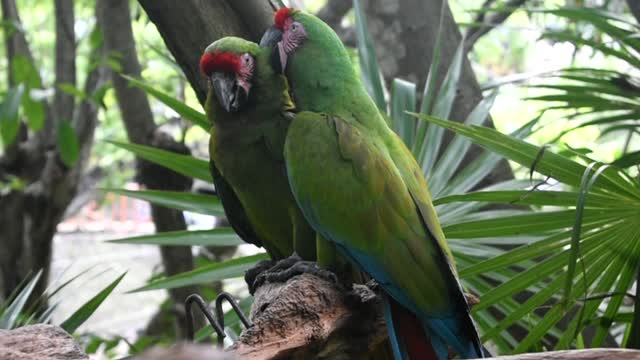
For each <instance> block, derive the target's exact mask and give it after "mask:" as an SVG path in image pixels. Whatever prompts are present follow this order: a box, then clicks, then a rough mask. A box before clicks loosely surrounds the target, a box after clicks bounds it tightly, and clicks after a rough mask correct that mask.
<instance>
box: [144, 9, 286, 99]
mask: <svg viewBox="0 0 640 360" xmlns="http://www.w3.org/2000/svg"><path fill="white" fill-rule="evenodd" d="M139 3H140V5H142V7H143V8H144V10H145V11H146V13H147V15H148V16H149V18H150V19H151V21H152V22H153V23H154V24H155V25H156V27H157V28H158V31H159V32H160V34H161V35H162V38H163V39H164V42H165V44H166V45H167V48H168V49H169V51H171V54H172V55H173V57H174V58H175V59H176V61H177V63H178V64H179V65H180V67H181V68H182V71H183V72H184V74H185V75H186V77H187V80H189V83H190V84H191V86H192V87H193V89H194V90H195V92H196V95H197V96H198V100H199V101H200V103H202V104H204V101H205V100H206V97H207V84H206V81H205V79H204V78H203V77H202V75H201V74H200V70H199V67H198V63H199V60H200V55H202V51H203V50H204V49H205V48H206V47H207V45H209V44H211V43H212V42H213V41H215V40H217V39H219V38H221V37H224V36H230V35H235V36H240V37H244V38H248V39H252V40H255V41H257V40H259V39H260V37H261V36H262V33H263V32H264V30H265V29H266V28H267V27H268V26H270V25H271V23H270V22H271V19H272V17H271V16H272V14H273V7H272V5H271V2H270V1H268V0H243V1H235V0H219V1H205V0H183V1H172V0H139Z"/></svg>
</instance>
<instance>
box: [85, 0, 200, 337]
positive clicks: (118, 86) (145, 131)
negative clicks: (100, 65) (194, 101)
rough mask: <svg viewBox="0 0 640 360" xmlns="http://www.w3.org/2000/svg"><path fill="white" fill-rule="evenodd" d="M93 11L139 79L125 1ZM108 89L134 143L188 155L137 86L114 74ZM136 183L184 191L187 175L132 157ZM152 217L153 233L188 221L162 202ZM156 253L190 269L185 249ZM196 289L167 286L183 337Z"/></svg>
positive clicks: (105, 2) (170, 271)
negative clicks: (187, 305) (185, 305)
mask: <svg viewBox="0 0 640 360" xmlns="http://www.w3.org/2000/svg"><path fill="white" fill-rule="evenodd" d="M97 6H98V13H99V14H100V16H99V21H100V25H101V26H102V29H103V33H104V42H105V47H106V49H107V51H108V53H109V55H110V56H116V57H117V58H118V59H119V62H120V65H121V71H122V73H123V74H127V75H129V76H133V77H136V78H139V77H140V72H141V65H140V62H139V61H138V56H137V53H136V45H135V41H134V38H133V30H132V27H131V14H130V10H129V1H128V0H99V1H98V4H97ZM112 79H113V87H114V89H115V92H116V98H117V100H118V106H119V107H120V112H121V114H122V120H123V122H124V124H125V128H126V129H127V136H128V138H129V140H130V141H131V142H133V143H138V144H144V145H148V146H152V147H155V148H160V149H164V150H167V151H172V152H177V153H181V154H190V151H189V148H187V147H186V145H184V144H182V143H178V142H176V141H174V140H173V138H171V137H170V136H169V135H167V134H165V133H163V132H162V131H160V130H159V129H158V127H157V126H156V124H155V121H154V119H153V114H152V111H151V106H150V104H149V100H148V97H147V94H146V93H145V92H144V91H142V90H141V89H139V88H136V87H131V86H129V84H128V81H127V80H126V79H125V78H124V77H122V76H121V75H120V74H118V73H115V72H113V76H112ZM137 165H138V166H137V175H136V178H137V179H138V182H139V183H141V184H142V185H144V186H145V187H147V188H149V189H156V190H172V191H189V190H190V189H191V186H192V182H193V181H192V179H190V178H188V177H185V176H183V175H180V174H178V173H175V172H173V171H171V170H169V169H166V168H164V167H162V166H160V165H157V164H154V163H151V162H148V161H144V160H142V159H137ZM151 216H152V219H153V222H154V224H155V227H156V232H167V231H177V230H185V229H186V228H187V224H186V221H185V218H184V215H183V213H182V211H179V210H175V209H169V208H166V207H163V206H158V205H153V204H152V205H151ZM160 254H161V256H162V263H163V266H164V271H165V273H166V275H167V276H171V275H176V274H179V273H183V272H187V271H190V270H193V267H194V261H193V255H192V253H191V248H190V247H173V246H161V247H160ZM193 292H197V287H196V286H189V287H183V288H177V289H171V290H169V296H170V297H171V300H172V301H173V304H174V305H175V310H176V311H175V312H173V313H174V314H176V322H175V323H176V332H177V334H178V337H183V336H184V334H183V333H182V332H181V329H182V324H183V323H184V322H185V312H184V310H183V309H182V303H183V302H184V299H186V298H187V296H188V295H189V294H191V293H193Z"/></svg>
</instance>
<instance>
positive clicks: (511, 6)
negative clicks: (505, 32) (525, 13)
mask: <svg viewBox="0 0 640 360" xmlns="http://www.w3.org/2000/svg"><path fill="white" fill-rule="evenodd" d="M494 1H495V0H487V1H486V2H485V4H484V5H483V8H488V7H489V6H490V5H491V3H492V2H494ZM526 2H527V0H509V1H508V2H507V3H506V4H505V5H504V8H505V9H504V11H499V12H497V13H496V14H493V15H492V16H490V17H489V18H488V19H486V12H485V11H481V12H480V13H478V16H476V18H475V20H474V22H475V23H482V24H483V25H481V26H474V27H472V28H470V29H469V30H467V34H466V35H465V39H464V48H465V52H467V53H468V52H469V51H471V49H472V48H473V45H475V43H476V42H477V41H478V40H479V39H480V38H481V37H482V36H484V35H486V34H487V33H489V31H491V30H493V29H494V28H496V27H497V26H498V25H500V24H502V23H503V22H504V21H505V20H507V18H509V16H511V14H513V12H514V11H516V10H517V9H518V8H519V7H521V6H522V5H524V3H526Z"/></svg>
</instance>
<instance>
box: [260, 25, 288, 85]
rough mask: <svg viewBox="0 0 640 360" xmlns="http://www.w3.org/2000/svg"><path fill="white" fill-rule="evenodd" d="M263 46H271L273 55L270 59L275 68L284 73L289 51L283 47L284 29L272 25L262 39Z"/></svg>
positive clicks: (276, 70) (277, 71) (261, 44)
mask: <svg viewBox="0 0 640 360" xmlns="http://www.w3.org/2000/svg"><path fill="white" fill-rule="evenodd" d="M260 46H261V47H268V48H271V57H270V59H269V62H270V65H271V67H272V68H273V70H274V71H275V72H276V73H278V74H282V73H284V69H285V68H286V66H287V53H286V52H285V51H284V48H283V47H282V31H280V30H279V29H278V28H277V27H276V26H275V25H272V26H270V27H269V28H268V29H267V31H265V32H264V34H263V35H262V39H260Z"/></svg>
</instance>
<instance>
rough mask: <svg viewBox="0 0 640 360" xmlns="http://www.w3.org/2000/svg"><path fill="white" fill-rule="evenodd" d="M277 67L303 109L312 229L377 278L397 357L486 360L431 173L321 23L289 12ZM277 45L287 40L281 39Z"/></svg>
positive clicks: (298, 120) (298, 146)
mask: <svg viewBox="0 0 640 360" xmlns="http://www.w3.org/2000/svg"><path fill="white" fill-rule="evenodd" d="M274 22H275V27H276V28H277V30H274V29H272V30H269V31H268V33H275V32H280V33H281V34H280V35H279V36H281V39H280V41H279V42H278V43H277V47H276V49H275V51H274V52H273V59H272V64H274V65H275V66H276V68H277V69H276V70H279V71H282V72H284V74H285V75H286V77H287V79H288V82H289V85H290V87H291V93H292V97H293V100H294V101H295V104H296V108H297V110H298V111H300V112H299V113H298V114H297V115H296V117H295V118H294V119H293V121H292V122H291V124H290V125H289V130H288V133H287V137H286V141H285V145H284V160H285V164H286V169H287V175H288V178H289V184H290V186H291V190H292V192H293V195H294V197H295V199H296V201H297V203H298V205H299V206H300V208H301V209H302V213H303V214H304V216H305V218H306V219H307V221H308V222H309V223H310V224H311V226H312V227H313V228H314V229H315V231H317V232H318V233H319V234H321V235H322V236H323V237H324V238H326V239H328V240H329V241H332V242H333V243H334V244H335V245H336V247H337V248H338V249H339V250H340V252H341V253H342V254H344V255H345V256H346V257H347V258H349V259H351V261H352V262H353V263H354V264H356V265H357V266H358V267H359V268H360V269H361V270H363V271H365V272H367V273H368V274H369V275H371V276H372V277H373V278H375V279H376V280H377V282H378V283H379V284H380V286H381V287H382V288H383V290H384V292H385V293H386V295H387V299H388V301H387V306H386V310H385V313H386V315H387V325H388V328H389V337H390V340H391V342H392V345H393V347H394V352H395V356H396V358H397V359H428V358H434V357H437V358H439V359H447V355H448V348H447V345H449V346H451V347H452V348H453V349H455V351H456V352H457V353H458V354H459V355H460V356H462V357H463V358H480V357H483V352H482V347H481V344H480V341H479V338H478V334H477V332H476V329H475V326H474V324H473V321H472V319H471V317H470V314H469V307H468V305H467V302H466V299H465V297H464V295H463V292H462V288H461V286H460V283H459V282H458V278H457V274H456V271H455V268H454V263H453V257H452V255H451V251H450V250H449V247H448V245H447V241H446V239H445V237H444V234H443V232H442V229H441V227H440V223H439V221H438V216H437V214H436V211H435V209H434V207H433V204H432V202H431V196H430V194H429V190H428V187H427V183H426V181H425V178H424V176H423V175H422V171H421V169H420V167H419V166H418V164H417V162H416V161H415V159H414V158H413V156H412V154H411V152H410V151H409V150H408V149H407V148H406V146H405V145H404V143H403V141H402V140H401V139H400V138H399V137H398V136H397V135H396V134H395V133H394V132H393V131H392V130H391V129H390V128H389V127H388V126H387V123H386V122H385V120H384V118H383V117H382V115H381V114H380V112H379V111H378V108H377V107H376V105H375V104H374V102H373V101H372V100H371V98H370V97H369V95H368V94H367V92H366V90H365V88H364V87H363V86H362V83H361V82H360V78H359V76H358V74H356V72H355V71H354V67H353V64H352V63H351V60H350V58H349V55H348V53H347V51H346V49H345V48H344V46H343V44H342V42H341V41H340V39H339V38H338V36H337V35H336V34H335V32H334V31H333V30H332V29H331V28H330V27H329V26H328V25H327V24H325V23H324V22H323V21H321V20H320V19H318V18H317V17H315V16H313V15H311V14H308V13H305V12H303V11H298V10H293V9H289V8H283V9H280V10H279V11H278V12H277V13H276V14H275V18H274ZM271 36H272V37H274V38H276V37H279V36H276V35H271Z"/></svg>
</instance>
